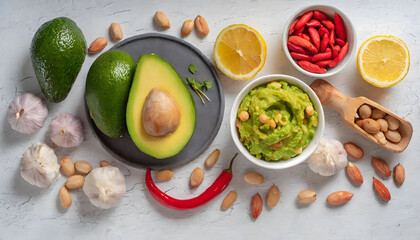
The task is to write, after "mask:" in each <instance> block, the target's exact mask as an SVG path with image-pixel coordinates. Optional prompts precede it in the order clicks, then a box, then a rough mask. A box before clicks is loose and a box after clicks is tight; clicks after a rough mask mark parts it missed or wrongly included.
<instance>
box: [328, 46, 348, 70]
mask: <svg viewBox="0 0 420 240" xmlns="http://www.w3.org/2000/svg"><path fill="white" fill-rule="evenodd" d="M347 50H349V43H348V42H346V44H345V45H344V47H343V48H341V50H340V52H339V53H338V55H337V57H335V58H334V59H333V60H332V61H331V63H330V65H328V66H329V67H335V66H336V65H337V64H339V63H340V62H341V60H343V58H344V57H345V56H346V54H347Z"/></svg>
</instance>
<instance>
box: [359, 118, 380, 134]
mask: <svg viewBox="0 0 420 240" xmlns="http://www.w3.org/2000/svg"><path fill="white" fill-rule="evenodd" d="M362 127H363V129H364V130H365V131H366V132H368V133H370V134H375V133H377V132H379V130H380V129H381V126H379V123H378V122H377V121H375V120H373V119H372V118H366V119H363V124H362Z"/></svg>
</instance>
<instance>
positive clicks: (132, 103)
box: [127, 54, 196, 159]
mask: <svg viewBox="0 0 420 240" xmlns="http://www.w3.org/2000/svg"><path fill="white" fill-rule="evenodd" d="M153 88H160V89H163V90H166V91H167V92H168V93H169V94H170V95H171V96H172V97H173V99H174V100H175V102H176V104H177V106H178V107H179V110H180V124H179V125H178V128H177V129H176V130H175V132H173V133H172V134H170V135H167V136H161V137H154V136H151V135H149V134H148V133H147V132H146V131H145V129H144V127H143V119H142V110H143V106H144V104H145V100H146V97H147V96H148V95H149V93H150V91H151V90H152V89H153ZM195 114H196V112H195V104H194V100H193V98H192V96H191V94H190V92H189V91H188V89H187V86H186V85H185V83H184V81H182V79H181V78H180V77H179V75H178V73H177V72H176V71H175V69H174V68H173V67H172V66H171V65H170V64H169V63H168V62H166V61H165V60H163V59H162V58H160V57H158V56H156V55H154V54H151V55H143V56H141V57H140V58H139V60H138V62H137V68H136V73H135V75H134V78H133V83H132V86H131V89H130V96H129V98H128V104H127V128H128V132H129V133H130V136H131V139H132V140H133V142H134V143H135V144H136V146H137V147H138V148H139V149H140V150H141V151H142V152H144V153H146V154H148V155H150V156H152V157H155V158H159V159H162V158H168V157H171V156H174V155H176V154H177V153H179V152H180V151H181V150H182V149H183V148H184V146H185V145H186V144H187V143H188V141H189V140H190V138H191V136H192V134H193V132H194V128H195V118H196V115H195Z"/></svg>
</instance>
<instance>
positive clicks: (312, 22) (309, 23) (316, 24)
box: [306, 19, 321, 27]
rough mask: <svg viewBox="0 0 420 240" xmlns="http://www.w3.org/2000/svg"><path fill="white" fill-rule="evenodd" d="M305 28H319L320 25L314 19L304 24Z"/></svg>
mask: <svg viewBox="0 0 420 240" xmlns="http://www.w3.org/2000/svg"><path fill="white" fill-rule="evenodd" d="M306 26H307V27H321V23H320V22H319V21H318V20H316V19H312V20H311V21H309V22H307V23H306Z"/></svg>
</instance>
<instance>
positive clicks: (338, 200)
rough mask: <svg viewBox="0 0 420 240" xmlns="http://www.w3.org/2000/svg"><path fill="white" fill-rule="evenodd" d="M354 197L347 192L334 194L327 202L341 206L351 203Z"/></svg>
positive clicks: (329, 196)
mask: <svg viewBox="0 0 420 240" xmlns="http://www.w3.org/2000/svg"><path fill="white" fill-rule="evenodd" d="M352 197H353V193H350V192H347V191H338V192H333V193H331V194H330V195H328V197H327V202H329V203H330V204H332V205H341V204H344V203H346V202H348V201H350V200H351V199H352Z"/></svg>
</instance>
